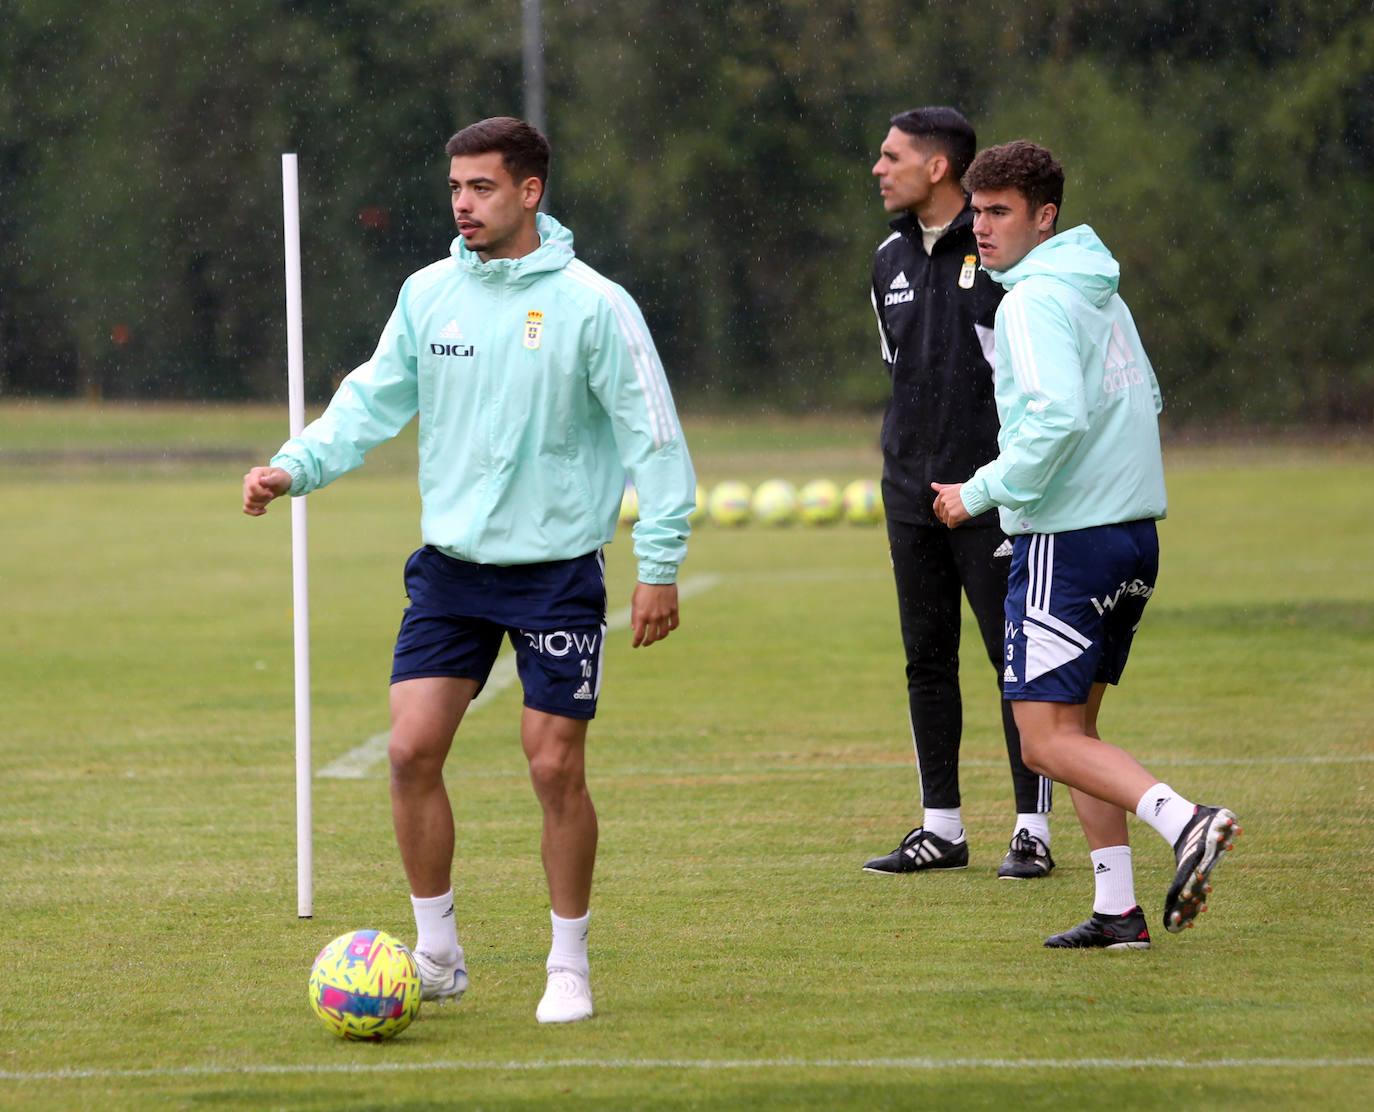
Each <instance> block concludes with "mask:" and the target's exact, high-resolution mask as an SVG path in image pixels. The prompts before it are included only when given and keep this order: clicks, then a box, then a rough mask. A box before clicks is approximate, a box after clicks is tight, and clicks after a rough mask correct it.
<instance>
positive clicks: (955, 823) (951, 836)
mask: <svg viewBox="0 0 1374 1112" xmlns="http://www.w3.org/2000/svg"><path fill="white" fill-rule="evenodd" d="M921 825H922V826H923V827H924V828H925V829H926V830H929V831H930V832H931V833H932V834H934V835H935V836H936V837H937V838H943V839H944V840H945V841H947V842H962V841H963V840H964V820H963V818H961V817H960V815H959V808H958V807H927V808H926V813H925V817H924V818H923V819H921Z"/></svg>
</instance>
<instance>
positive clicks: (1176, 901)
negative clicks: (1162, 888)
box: [1164, 804, 1240, 933]
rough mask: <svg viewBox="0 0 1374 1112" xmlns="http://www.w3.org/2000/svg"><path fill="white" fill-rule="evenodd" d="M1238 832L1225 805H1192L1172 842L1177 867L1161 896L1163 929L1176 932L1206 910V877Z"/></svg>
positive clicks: (1233, 818)
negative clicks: (1191, 812)
mask: <svg viewBox="0 0 1374 1112" xmlns="http://www.w3.org/2000/svg"><path fill="white" fill-rule="evenodd" d="M1239 835H1240V827H1239V826H1237V825H1236V816H1235V815H1233V814H1232V813H1231V812H1230V811H1228V810H1227V809H1226V808H1225V807H1204V806H1202V805H1201V804H1199V805H1198V806H1197V807H1195V808H1193V817H1192V818H1191V819H1189V820H1188V825H1187V826H1185V827H1184V828H1183V833H1182V834H1180V835H1179V836H1178V841H1176V842H1175V843H1174V858H1175V860H1176V861H1177V862H1178V867H1177V869H1176V870H1175V871H1174V882H1173V883H1172V884H1171V885H1169V891H1168V893H1167V894H1166V895H1165V897H1164V929H1165V930H1169V931H1173V932H1174V933H1177V932H1179V931H1181V930H1183V928H1184V927H1191V926H1192V925H1193V920H1194V919H1196V918H1197V917H1198V916H1199V915H1201V914H1202V913H1203V912H1204V911H1206V910H1207V905H1206V904H1205V903H1203V902H1202V901H1203V899H1204V898H1205V897H1206V895H1207V893H1209V892H1210V891H1211V890H1212V886H1211V885H1210V884H1208V883H1207V878H1208V877H1209V876H1211V875H1212V870H1213V869H1215V868H1216V867H1217V863H1218V862H1219V861H1220V860H1221V854H1222V851H1223V850H1228V849H1230V848H1231V847H1232V845H1234V844H1235V840H1236V838H1237V837H1238V836H1239Z"/></svg>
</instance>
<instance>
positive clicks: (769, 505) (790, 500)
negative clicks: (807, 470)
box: [753, 479, 797, 525]
mask: <svg viewBox="0 0 1374 1112" xmlns="http://www.w3.org/2000/svg"><path fill="white" fill-rule="evenodd" d="M753 509H754V520H755V521H757V522H759V523H761V524H763V525H791V524H792V522H793V521H795V520H796V518H797V489H796V487H794V486H793V485H792V484H791V483H789V482H788V481H787V480H786V479H769V480H768V481H767V482H765V483H760V484H759V486H758V489H757V490H755V491H754V499H753Z"/></svg>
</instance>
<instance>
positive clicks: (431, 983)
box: [411, 950, 468, 1004]
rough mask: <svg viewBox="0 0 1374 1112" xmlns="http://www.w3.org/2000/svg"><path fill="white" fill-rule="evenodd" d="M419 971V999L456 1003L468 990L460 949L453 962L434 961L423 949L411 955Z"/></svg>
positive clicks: (466, 972)
mask: <svg viewBox="0 0 1374 1112" xmlns="http://www.w3.org/2000/svg"><path fill="white" fill-rule="evenodd" d="M411 956H412V957H413V958H414V959H415V968H416V969H418V970H419V971H420V999H421V1000H436V1001H438V1002H439V1003H440V1004H446V1003H448V1002H449V1001H452V1002H453V1003H455V1004H456V1003H458V1001H459V1000H461V999H462V998H463V993H465V992H467V990H468V971H467V968H466V966H465V965H464V964H463V956H462V951H459V954H458V958H457V960H456V961H453V962H440V961H435V960H434V958H432V957H430V956H429V955H428V954H427V953H425V952H424V951H423V950H416V951H414V952H413V953H412V955H411Z"/></svg>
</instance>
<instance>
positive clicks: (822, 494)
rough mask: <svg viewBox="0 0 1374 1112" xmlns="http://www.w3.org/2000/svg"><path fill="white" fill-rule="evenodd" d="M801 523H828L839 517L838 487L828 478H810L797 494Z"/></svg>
mask: <svg viewBox="0 0 1374 1112" xmlns="http://www.w3.org/2000/svg"><path fill="white" fill-rule="evenodd" d="M797 507H798V513H799V514H800V515H801V519H802V524H803V525H829V524H830V523H831V522H832V521H838V520H839V519H840V488H839V487H837V486H836V485H835V484H834V483H832V482H831V481H830V480H829V479H812V480H811V481H810V482H809V483H807V484H806V485H805V486H804V487H802V488H801V493H800V494H799V495H798V496H797Z"/></svg>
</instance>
